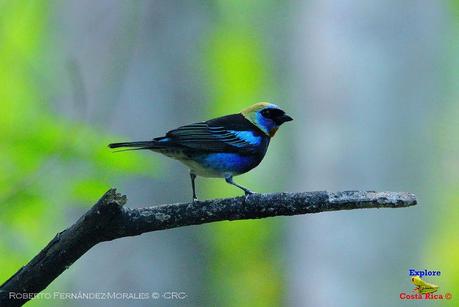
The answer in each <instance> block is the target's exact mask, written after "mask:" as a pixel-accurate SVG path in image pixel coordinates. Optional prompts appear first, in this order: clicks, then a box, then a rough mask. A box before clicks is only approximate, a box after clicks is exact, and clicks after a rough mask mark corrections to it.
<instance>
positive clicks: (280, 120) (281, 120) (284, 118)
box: [276, 114, 293, 125]
mask: <svg viewBox="0 0 459 307" xmlns="http://www.w3.org/2000/svg"><path fill="white" fill-rule="evenodd" d="M292 120H293V118H291V117H290V116H288V115H287V114H284V115H282V116H279V117H278V118H276V122H277V123H278V124H279V125H281V124H283V123H285V122H289V121H292Z"/></svg>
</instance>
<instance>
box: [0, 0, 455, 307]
mask: <svg viewBox="0 0 459 307" xmlns="http://www.w3.org/2000/svg"><path fill="white" fill-rule="evenodd" d="M458 54H459V1H457V0H456V1H431V0H419V1H398V0H389V1H376V2H375V1H366V0H308V1H274V0H265V1H242V0H238V1H236V0H234V1H225V0H220V1H210V0H206V1H205V0H201V1H197V0H196V1H195V0H193V1H179V0H160V1H159V0H158V1H156V0H149V1H113V0H98V1H90V0H80V1H76V0H75V1H57V0H56V1H36V0H31V1H19V0H18V1H6V0H0V68H1V69H0V105H1V113H0V132H1V142H0V279H1V281H0V282H2V281H3V280H6V279H7V278H8V277H9V276H10V275H11V274H13V273H14V272H15V271H17V270H18V269H19V268H20V267H21V266H22V265H23V264H25V263H26V262H27V261H29V260H30V259H31V258H32V257H33V256H34V255H35V254H36V253H37V252H38V251H39V250H40V249H41V248H42V247H43V246H45V244H46V243H47V242H48V241H49V240H50V239H51V238H52V237H53V236H54V235H55V234H56V233H57V232H59V231H61V230H63V229H64V228H66V227H67V226H69V225H70V224H71V223H73V222H74V221H75V220H76V219H77V218H78V217H79V216H80V215H81V214H83V212H85V210H86V209H87V208H89V207H90V206H91V205H92V204H93V203H94V202H95V201H96V200H97V199H98V198H99V197H100V196H101V195H102V194H103V193H104V192H105V191H106V190H107V189H108V188H110V187H117V188H118V190H119V191H120V192H122V193H125V194H127V195H128V197H129V203H128V205H129V206H131V207H143V206H146V205H153V204H160V203H171V202H183V201H188V200H189V199H190V195H191V194H190V193H191V191H190V186H189V177H188V172H187V170H186V169H185V167H183V166H182V165H180V164H178V163H177V162H175V161H172V160H169V159H167V158H164V157H162V156H159V155H154V154H151V153H148V152H129V153H117V154H114V153H112V152H111V151H110V150H108V148H107V147H106V145H107V144H108V143H109V142H115V141H123V140H142V139H149V138H152V137H154V136H158V135H161V134H162V133H163V132H164V131H167V130H169V129H171V128H174V127H176V126H178V125H182V124H186V123H191V122H196V121H201V120H205V119H207V118H210V117H215V116H220V115H224V114H229V113H236V112H238V111H240V110H241V109H242V108H244V107H246V106H248V105H250V104H252V103H254V102H258V101H271V102H274V103H277V104H278V105H280V106H282V107H283V108H284V109H286V110H287V111H288V113H290V114H292V116H293V117H294V118H295V121H293V122H291V123H288V124H286V125H285V126H283V127H282V129H280V131H279V132H278V134H277V135H276V138H275V139H274V140H273V142H272V143H271V145H270V149H269V151H268V154H267V156H266V158H265V161H264V162H263V163H262V164H261V165H260V166H259V167H258V168H257V169H255V170H254V171H252V172H251V173H249V174H246V175H243V176H241V177H239V178H238V182H240V183H241V184H243V185H247V186H249V187H250V188H252V189H253V190H255V191H259V192H274V191H312V190H330V191H338V190H356V189H359V190H378V191H379V190H381V191H383V190H391V191H409V192H413V193H416V195H417V196H418V200H419V205H418V206H416V207H412V208H408V209H399V210H398V209H397V210H391V209H381V210H353V211H349V212H344V211H343V212H330V213H322V214H315V215H308V216H296V217H280V218H272V219H266V220H259V221H238V222H221V223H214V224H207V225H203V226H192V227H184V228H179V229H174V230H167V231H161V232H155V233H149V234H144V235H141V236H139V237H133V238H125V239H119V240H116V241H112V242H106V243H103V244H100V245H98V246H96V247H95V248H93V249H92V250H90V251H89V252H88V253H87V254H85V255H84V256H83V257H82V258H81V259H79V260H78V261H77V262H76V263H74V264H73V265H72V266H71V267H70V268H69V269H68V270H67V271H66V272H64V273H63V274H62V275H61V276H60V277H59V278H58V279H57V280H56V281H55V282H54V283H52V284H51V285H50V286H49V287H48V289H47V290H46V291H47V292H52V291H60V292H66V291H68V292H79V291H81V292H104V291H118V292H152V291H159V292H161V291H180V292H186V294H187V298H186V299H185V300H160V301H129V302H126V301H110V302H107V301H96V300H92V301H81V300H76V301H68V300H67V301H48V300H34V301H32V302H30V303H29V304H28V305H30V306H64V305H65V306H102V305H110V306H125V305H126V304H129V305H132V306H151V305H153V304H159V305H177V306H183V305H186V306H205V305H209V306H280V305H285V306H404V305H406V304H407V302H406V301H402V300H400V298H399V294H400V292H410V291H411V290H412V288H413V286H412V285H411V283H410V281H409V277H408V269H409V268H415V269H432V270H440V271H441V272H442V275H441V277H439V278H435V279H431V280H428V281H431V282H433V283H437V284H438V285H439V286H440V292H442V293H446V292H451V293H452V294H453V300H452V301H449V302H441V303H443V304H448V303H449V304H450V305H457V304H458V303H457V300H458V299H459V286H458V285H459V266H458V264H457V263H458V261H457V260H458V259H459V244H458V243H459V236H458V235H459V231H458V229H457V221H458V219H459V194H458V186H459V135H458V133H459V103H458V102H459V86H458V84H459V57H458ZM197 184H198V193H199V196H200V197H201V198H214V197H225V196H234V195H238V194H240V191H239V190H237V189H235V188H233V187H231V186H228V185H227V184H226V183H224V181H223V180H215V179H213V180H212V179H198V182H197ZM455 296H457V297H455ZM437 303H439V302H437Z"/></svg>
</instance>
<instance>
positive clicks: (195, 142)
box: [155, 122, 261, 153]
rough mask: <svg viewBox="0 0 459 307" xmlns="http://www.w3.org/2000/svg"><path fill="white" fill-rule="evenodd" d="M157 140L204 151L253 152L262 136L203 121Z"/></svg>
mask: <svg viewBox="0 0 459 307" xmlns="http://www.w3.org/2000/svg"><path fill="white" fill-rule="evenodd" d="M155 140H158V141H163V142H166V143H168V144H170V145H175V146H180V147H187V148H190V149H196V150H203V151H211V152H221V151H225V152H240V153H251V152H254V151H256V150H257V145H259V144H260V142H261V137H257V136H255V135H253V133H252V132H251V131H237V130H229V129H226V128H224V127H222V126H215V125H211V124H209V123H207V122H201V123H195V124H191V125H186V126H182V127H179V128H177V129H174V130H171V131H169V132H168V133H167V134H166V136H165V137H162V138H158V139H155Z"/></svg>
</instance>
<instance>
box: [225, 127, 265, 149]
mask: <svg viewBox="0 0 459 307" xmlns="http://www.w3.org/2000/svg"><path fill="white" fill-rule="evenodd" d="M228 132H229V133H231V134H233V135H234V136H236V137H237V138H238V139H240V140H242V141H244V142H245V143H248V144H251V145H260V143H261V141H262V139H263V137H262V136H259V135H256V134H255V133H254V132H253V131H237V130H228ZM240 146H243V144H242V145H239V146H238V147H240Z"/></svg>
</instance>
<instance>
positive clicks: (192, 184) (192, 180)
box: [190, 171, 198, 202]
mask: <svg viewBox="0 0 459 307" xmlns="http://www.w3.org/2000/svg"><path fill="white" fill-rule="evenodd" d="M190 177H191V188H192V189H193V202H194V201H197V200H198V198H197V197H196V188H195V185H194V180H195V179H196V174H194V173H193V172H191V171H190Z"/></svg>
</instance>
